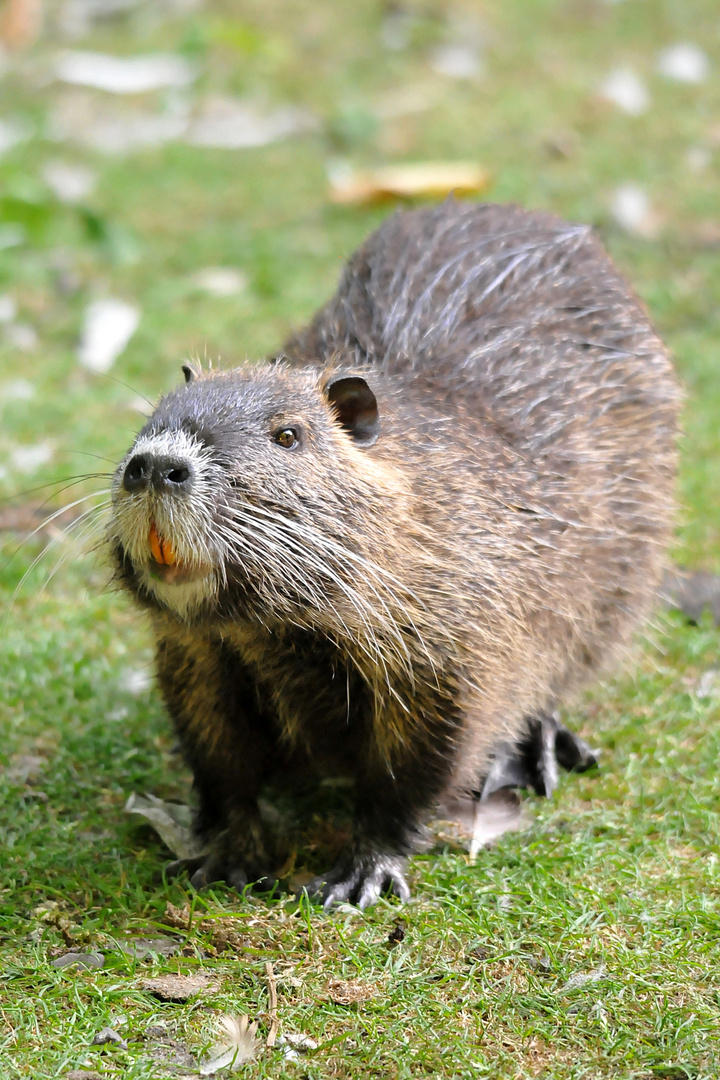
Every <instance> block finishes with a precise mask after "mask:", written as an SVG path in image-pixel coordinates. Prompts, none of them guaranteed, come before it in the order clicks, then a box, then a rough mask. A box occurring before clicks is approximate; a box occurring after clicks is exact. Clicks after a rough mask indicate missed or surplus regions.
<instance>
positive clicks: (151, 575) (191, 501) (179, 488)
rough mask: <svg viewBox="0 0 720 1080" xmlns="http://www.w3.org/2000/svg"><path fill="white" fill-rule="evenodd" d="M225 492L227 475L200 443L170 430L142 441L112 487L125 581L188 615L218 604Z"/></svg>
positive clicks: (113, 525)
mask: <svg viewBox="0 0 720 1080" xmlns="http://www.w3.org/2000/svg"><path fill="white" fill-rule="evenodd" d="M223 491H224V483H223V477H222V470H221V467H220V466H219V465H218V464H217V462H216V461H215V460H214V459H213V455H212V452H211V450H210V449H209V448H208V447H207V446H205V445H203V444H202V443H201V442H200V441H199V440H198V439H197V438H195V437H193V436H192V435H191V434H188V433H187V432H185V431H183V430H182V429H179V428H169V427H168V428H162V429H160V430H155V431H152V430H151V431H147V432H145V433H141V434H140V436H139V437H138V438H137V440H136V442H135V445H134V446H133V448H132V449H131V450H130V452H129V454H128V455H127V457H126V458H125V459H124V461H122V462H121V463H120V464H119V466H118V468H117V471H116V473H115V480H114V484H113V500H112V501H113V510H112V516H111V521H110V529H109V537H108V538H109V541H110V545H111V548H112V550H113V553H114V558H115V562H116V565H117V566H118V572H119V574H120V577H121V578H123V579H124V578H126V577H127V575H128V574H129V575H130V577H129V578H128V580H129V581H131V582H132V583H133V584H132V587H133V588H134V589H135V590H138V589H139V590H140V591H141V593H143V594H148V595H152V596H154V597H155V599H156V600H157V601H159V602H160V603H161V604H162V605H163V606H170V607H171V608H172V609H173V610H181V611H182V612H183V613H186V612H187V611H188V610H189V609H190V608H192V607H197V606H198V605H199V604H202V603H204V602H205V601H207V600H210V599H212V597H213V596H214V595H215V594H216V588H217V575H218V574H220V575H221V576H222V573H223V566H224V552H223V546H222V532H223V522H222V521H221V520H220V518H221V517H222V510H221V504H222V503H223V499H222V492H223ZM219 514H220V517H219V516H218V515H219ZM130 568H131V569H130Z"/></svg>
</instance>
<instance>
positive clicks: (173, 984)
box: [141, 975, 217, 1001]
mask: <svg viewBox="0 0 720 1080" xmlns="http://www.w3.org/2000/svg"><path fill="white" fill-rule="evenodd" d="M141 986H142V989H143V990H145V991H146V992H147V993H148V994H153V995H154V996H155V997H156V998H159V999H160V1001H187V1000H188V998H191V997H194V996H195V995H196V994H199V993H200V992H201V991H208V990H210V991H212V990H214V989H215V988H216V986H217V982H216V980H215V979H213V978H212V976H210V975H160V976H158V978H156V979H144V980H143V982H142V984H141Z"/></svg>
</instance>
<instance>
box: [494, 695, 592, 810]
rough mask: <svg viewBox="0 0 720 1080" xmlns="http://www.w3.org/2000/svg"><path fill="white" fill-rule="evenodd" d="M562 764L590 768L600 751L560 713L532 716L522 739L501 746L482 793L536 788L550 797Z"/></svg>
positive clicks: (570, 769)
mask: <svg viewBox="0 0 720 1080" xmlns="http://www.w3.org/2000/svg"><path fill="white" fill-rule="evenodd" d="M558 765H560V766H561V767H562V768H563V769H566V770H567V771H568V772H586V770H588V769H592V768H593V767H594V766H595V765H597V754H596V753H595V751H593V750H591V749H590V747H589V746H588V744H587V743H586V742H585V740H584V739H581V738H580V736H579V735H575V734H574V732H572V731H570V730H569V729H568V728H566V727H564V726H563V724H561V723H560V721H559V720H558V718H557V714H556V713H541V714H539V715H538V716H533V717H530V718H529V720H528V721H527V727H526V734H525V736H524V737H523V738H522V739H521V740H520V741H519V742H517V743H514V744H511V743H501V744H500V745H499V746H498V747H497V749H496V751H495V758H494V761H493V763H492V766H491V768H490V772H489V773H488V774H487V776H486V778H485V781H484V783H483V784H482V785H481V788H480V796H481V798H483V799H487V798H488V796H489V795H492V793H493V792H494V791H499V790H500V789H501V788H532V789H533V790H534V791H535V793H536V794H537V795H542V796H545V798H548V799H549V798H550V796H551V795H552V793H553V791H554V790H555V788H556V786H557V782H558Z"/></svg>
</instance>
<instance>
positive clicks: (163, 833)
mask: <svg viewBox="0 0 720 1080" xmlns="http://www.w3.org/2000/svg"><path fill="white" fill-rule="evenodd" d="M125 810H126V811H127V813H128V814H139V815H140V816H141V817H144V818H145V819H146V820H147V821H149V822H150V824H151V825H152V827H153V829H155V832H156V833H157V834H158V836H159V837H160V839H161V840H162V841H163V843H164V844H166V845H167V847H168V848H169V849H170V851H171V852H172V853H173V855H174V856H175V857H176V858H177V859H192V858H195V857H196V856H197V855H200V854H202V845H201V844H200V843H199V841H198V840H197V839H196V838H195V837H194V835H193V832H192V829H191V822H192V811H191V810H190V807H189V806H185V805H183V804H182V803H169V802H163V800H162V799H158V798H156V797H155V796H154V795H144V796H143V795H138V794H136V793H135V792H133V793H132V794H131V795H130V797H129V798H128V801H127V802H126V803H125Z"/></svg>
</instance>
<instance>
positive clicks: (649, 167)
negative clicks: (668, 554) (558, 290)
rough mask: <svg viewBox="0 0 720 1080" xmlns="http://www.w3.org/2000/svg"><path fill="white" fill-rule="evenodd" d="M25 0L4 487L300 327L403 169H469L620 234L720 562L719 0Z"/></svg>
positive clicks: (381, 212) (14, 91)
mask: <svg viewBox="0 0 720 1080" xmlns="http://www.w3.org/2000/svg"><path fill="white" fill-rule="evenodd" d="M0 13H1V15H0V41H1V42H2V52H1V53H0V320H1V321H0V485H2V489H4V490H3V491H2V493H3V494H10V493H13V492H18V491H21V490H25V489H28V488H31V487H33V486H34V485H35V484H37V483H40V482H42V481H45V480H47V479H52V478H54V477H59V476H61V475H66V474H68V471H69V472H71V473H79V472H82V471H85V470H86V469H88V468H91V467H92V466H91V465H88V464H87V463H88V462H89V461H90V460H91V459H89V458H87V457H85V458H83V457H81V456H80V453H81V452H82V454H89V453H93V454H99V455H106V456H107V457H109V458H110V459H112V460H116V459H117V458H118V457H119V456H121V454H122V453H123V452H124V450H125V448H126V445H127V444H128V441H129V439H130V437H131V435H132V432H133V430H135V429H136V428H137V427H138V426H139V425H140V424H141V422H142V416H141V415H140V414H142V413H143V412H145V411H147V410H148V408H149V405H148V402H147V400H146V399H149V400H150V401H153V400H155V399H156V397H157V396H158V394H159V393H160V392H162V391H164V390H166V389H168V388H170V387H171V386H172V385H174V384H175V383H176V382H177V379H178V376H179V365H180V362H181V360H182V359H183V358H184V357H186V356H189V355H194V356H199V357H201V358H204V357H207V358H212V359H213V360H214V361H215V362H218V361H219V362H220V363H222V364H224V365H231V364H233V363H235V362H237V361H240V360H243V359H245V358H246V357H255V356H262V355H263V354H265V353H267V352H269V351H270V350H272V349H274V348H277V346H278V345H279V344H280V343H281V342H282V340H283V339H284V337H285V336H286V335H287V333H288V332H289V331H290V330H291V329H292V328H293V327H295V326H297V325H298V324H300V323H302V322H303V321H304V320H305V319H307V318H308V316H309V315H310V314H311V313H312V311H313V310H314V308H315V307H316V306H317V305H318V304H319V303H320V302H322V301H323V300H324V299H325V298H326V297H327V296H328V295H329V294H330V293H331V291H332V290H333V288H334V285H335V282H336V279H337V276H338V273H339V270H340V266H341V262H342V260H343V259H345V258H346V257H347V256H348V255H349V254H350V252H351V251H352V250H353V248H354V247H355V246H356V245H357V244H358V243H359V242H360V241H361V239H362V238H363V237H364V236H365V235H366V234H367V233H368V232H369V231H370V230H371V229H372V228H373V227H374V226H375V225H376V224H377V223H378V222H379V221H380V220H381V219H382V218H383V217H384V216H385V215H386V214H387V213H388V212H390V211H391V209H392V207H393V196H392V194H391V192H390V191H388V190H387V189H388V186H389V187H390V188H391V189H393V188H394V190H395V196H396V197H397V196H398V195H400V196H401V200H402V201H408V200H410V201H418V199H420V200H422V199H423V198H434V197H438V196H440V195H441V194H442V192H443V190H447V189H451V188H453V187H457V186H458V185H459V187H460V189H461V190H467V191H468V193H469V194H470V196H471V197H475V198H487V199H492V200H496V201H501V202H502V201H510V200H517V201H519V202H522V203H524V204H526V205H529V206H532V207H542V208H544V209H548V210H552V211H554V212H556V213H558V214H561V215H563V216H565V217H568V218H571V219H574V220H578V221H583V222H589V223H592V224H594V225H596V226H597V227H598V229H599V230H600V232H601V234H602V236H603V239H604V241H605V242H606V244H607V245H608V246H609V248H610V250H611V252H612V254H613V255H614V257H615V259H616V260H617V262H618V263H619V264H620V266H621V268H622V269H623V271H624V272H625V273H626V274H627V276H628V277H629V279H630V280H631V282H632V283H633V285H634V286H635V288H636V289H637V291H638V292H639V293H640V295H641V296H642V297H643V298H644V300H645V301H646V302H647V304H648V305H649V307H650V310H651V313H652V316H653V319H654V321H655V322H656V324H657V325H658V327H659V329H660V331H661V333H662V334H663V335H664V336H665V337H666V339H667V340H668V341H669V343H670V345H671V347H672V349H673V351H674V353H675V356H676V358H677V362H678V365H679V367H680V370H681V372H682V375H683V378H684V380H685V383H686V385H687V388H688V393H689V409H688V414H687V416H688V421H687V437H686V439H685V443H684V446H685V461H686V465H685V468H684V472H683V487H682V498H683V501H684V503H685V505H686V506H687V507H688V508H689V512H688V513H686V514H685V515H684V520H683V525H682V546H681V553H682V558H683V559H684V560H685V561H689V562H704V563H705V564H713V563H715V562H716V561H717V556H716V551H717V545H716V540H717V531H718V526H719V525H720V497H718V494H717V492H718V487H719V485H718V482H717V481H718V479H719V471H720V455H719V454H718V453H717V450H718V434H717V431H716V428H717V424H716V422H715V416H716V413H715V410H714V405H715V404H717V403H718V400H719V399H720V377H719V376H718V374H717V373H716V367H717V365H716V356H717V329H718V322H719V319H720V315H719V313H720V272H718V271H719V260H718V253H719V252H720V204H719V201H718V176H719V170H720V78H719V76H720V9H718V5H717V3H716V0H653V2H650V0H614V2H613V0H485V2H482V0H398V2H383V0H366V2H357V0H333V2H330V0H315V2H313V3H308V2H307V0H5V2H4V5H2V6H1V7H0ZM408 163H410V164H413V165H417V164H423V163H424V164H425V165H428V164H431V166H432V167H431V169H430V170H429V171H428V170H427V169H426V170H425V171H424V172H423V173H422V175H420V176H419V177H418V175H417V174H415V173H411V174H410V175H409V176H408V175H405V174H404V173H401V174H400V176H399V177H398V176H396V175H394V174H392V173H391V174H390V176H389V177H388V174H387V168H388V167H389V166H390V167H392V166H398V165H406V164H408ZM458 167H459V170H460V171H459V172H458ZM377 170H380V171H379V172H377ZM383 170H385V171H383ZM118 380H119V381H118ZM124 384H126V385H124ZM83 462H84V463H85V464H83ZM696 511H699V512H696ZM0 524H2V522H1V521H0ZM6 524H7V522H6ZM10 524H12V522H10Z"/></svg>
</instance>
